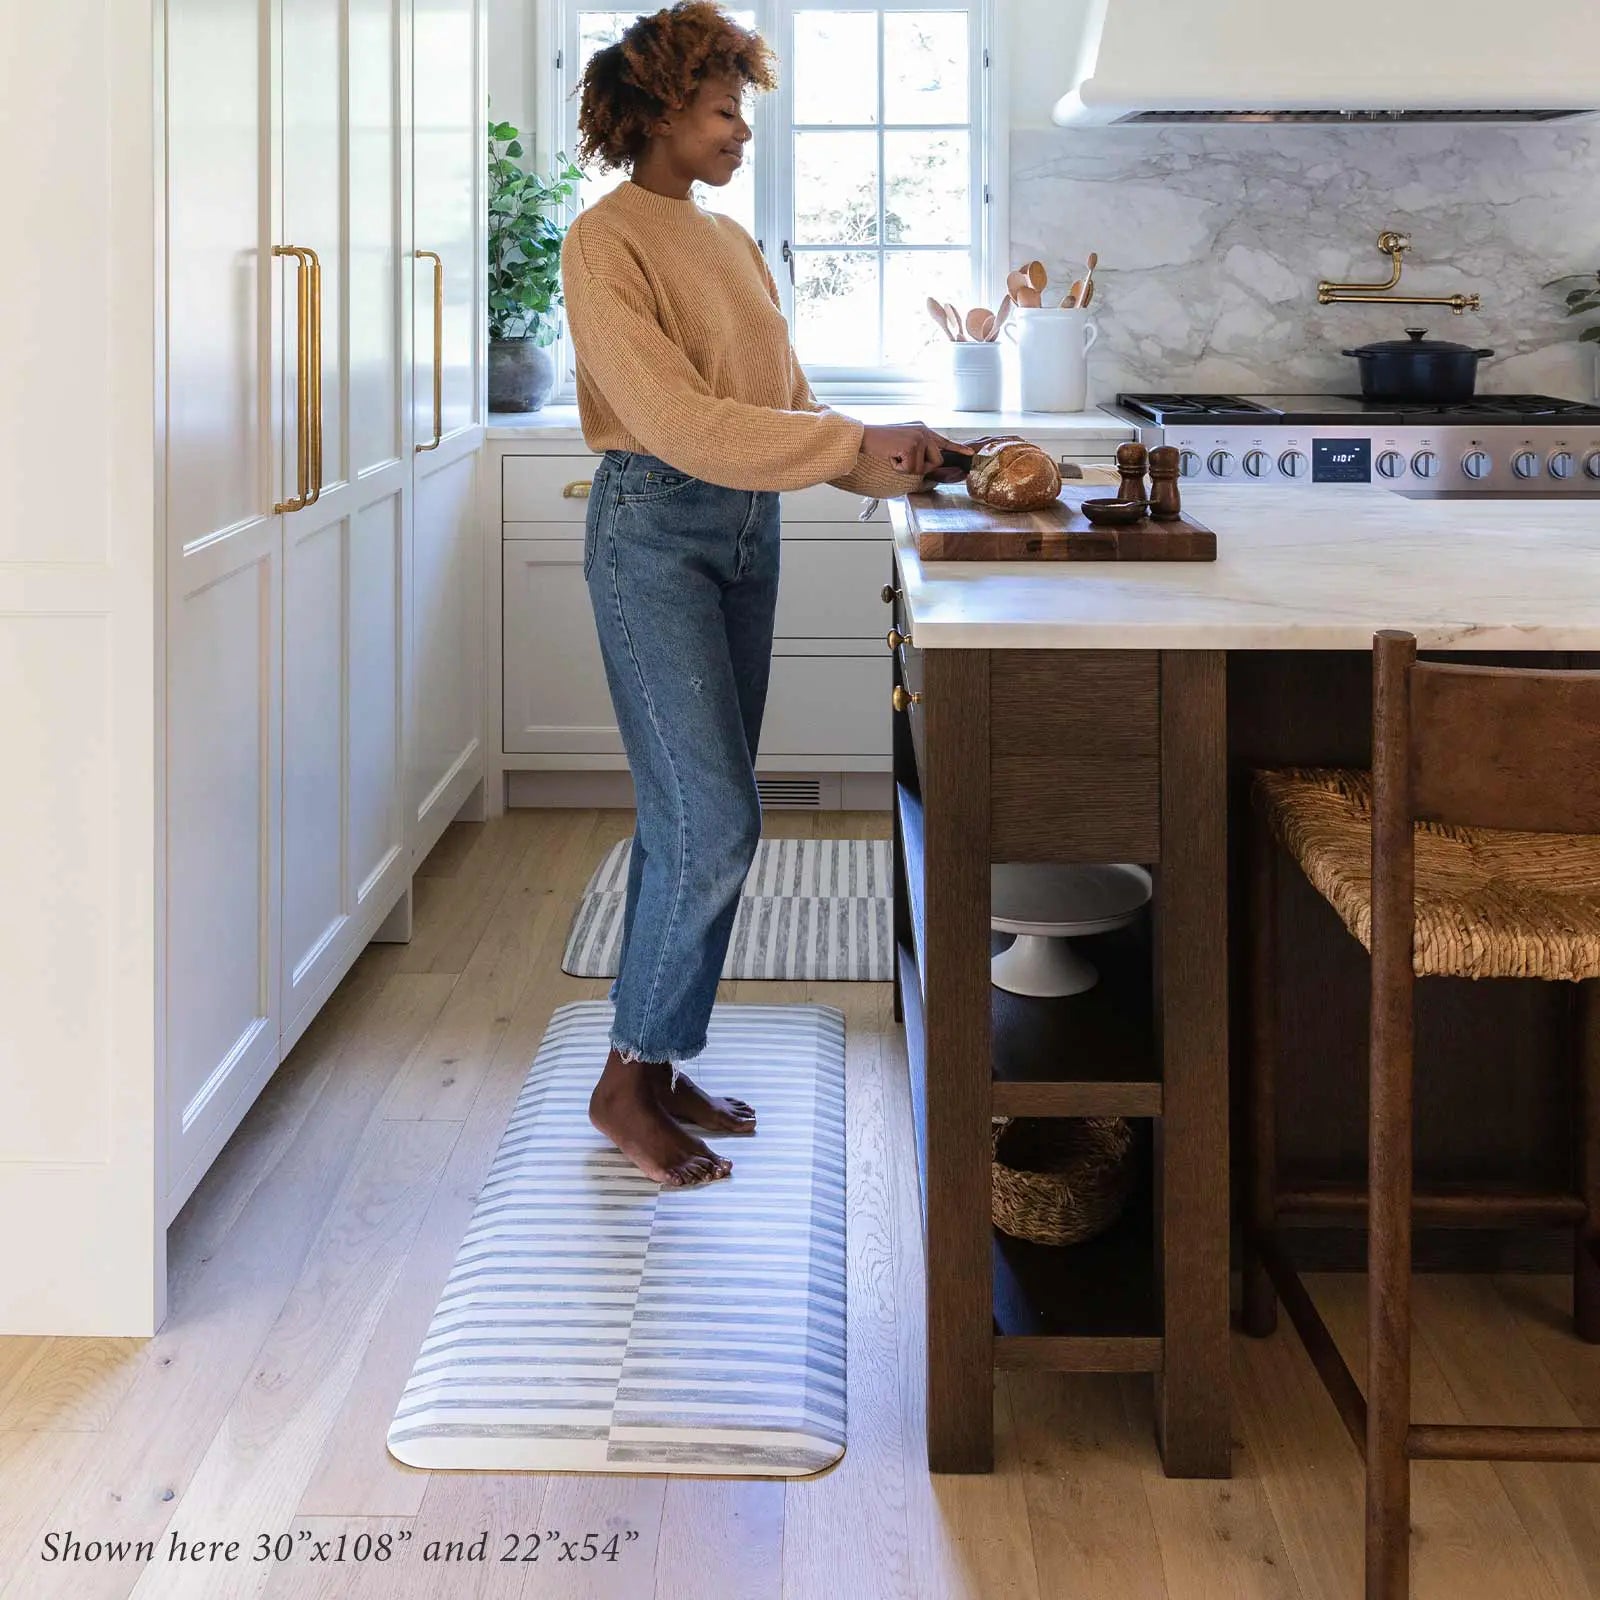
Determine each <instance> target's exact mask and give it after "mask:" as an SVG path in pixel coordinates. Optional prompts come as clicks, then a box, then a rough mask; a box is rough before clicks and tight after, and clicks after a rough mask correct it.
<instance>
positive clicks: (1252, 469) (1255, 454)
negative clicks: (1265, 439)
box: [1244, 450, 1272, 478]
mask: <svg viewBox="0 0 1600 1600" xmlns="http://www.w3.org/2000/svg"><path fill="white" fill-rule="evenodd" d="M1244 470H1245V471H1246V472H1248V473H1249V474H1250V476H1251V477H1252V478H1264V477H1266V475H1267V474H1268V473H1269V472H1270V471H1271V470H1272V457H1271V456H1269V455H1268V454H1267V452H1266V451H1265V450H1247V451H1246V452H1245V457H1244Z"/></svg>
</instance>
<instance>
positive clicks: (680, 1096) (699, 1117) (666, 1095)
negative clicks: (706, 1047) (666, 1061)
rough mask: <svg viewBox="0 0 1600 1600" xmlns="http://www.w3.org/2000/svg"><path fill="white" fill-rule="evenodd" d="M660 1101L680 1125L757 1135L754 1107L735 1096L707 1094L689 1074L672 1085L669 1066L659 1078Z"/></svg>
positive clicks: (680, 1075) (657, 1086)
mask: <svg viewBox="0 0 1600 1600" xmlns="http://www.w3.org/2000/svg"><path fill="white" fill-rule="evenodd" d="M656 1098H657V1099H658V1100H659V1101H660V1102H661V1109H662V1110H663V1111H665V1112H666V1113H667V1115H668V1116H669V1117H676V1118H677V1120H678V1121H679V1122H688V1123H692V1124H693V1125H694V1126H695V1127H697V1128H704V1129H706V1130H707V1131H708V1132H710V1133H738V1134H746V1133H754V1132H755V1131H756V1114H755V1109H754V1107H752V1106H748V1105H746V1104H745V1102H744V1101H743V1100H735V1099H733V1097H732V1096H725V1095H718V1094H707V1093H706V1092H705V1090H704V1089H702V1088H701V1087H700V1085H699V1084H698V1083H696V1082H695V1081H694V1079H693V1078H691V1077H690V1076H689V1075H688V1073H686V1072H680V1073H679V1074H678V1082H677V1085H676V1086H675V1087H674V1086H672V1069H671V1067H665V1068H663V1069H662V1070H661V1073H660V1076H659V1077H658V1078H657V1079H656Z"/></svg>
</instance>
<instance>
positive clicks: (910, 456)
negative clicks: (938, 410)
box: [861, 422, 968, 483]
mask: <svg viewBox="0 0 1600 1600" xmlns="http://www.w3.org/2000/svg"><path fill="white" fill-rule="evenodd" d="M861 448H862V450H863V452H864V453H865V454H867V455H869V456H873V457H875V458H876V459H877V460H879V461H887V462H888V463H889V465H890V466H892V467H893V468H894V470H895V471H896V472H904V473H907V474H909V475H910V476H912V477H916V478H929V477H932V478H937V479H938V481H940V482H941V483H948V482H954V481H955V479H957V478H959V477H960V476H961V471H960V469H959V468H954V467H947V466H945V464H944V452H945V451H946V450H960V451H961V453H962V454H963V455H966V454H967V453H968V452H967V450H966V448H965V447H963V446H961V445H958V444H957V443H956V442H955V440H954V439H946V438H945V437H944V436H943V435H942V434H938V433H935V432H934V431H933V429H932V428H927V427H924V426H923V425H922V424H921V423H920V422H901V423H892V424H886V425H884V426H881V427H880V426H873V425H868V426H866V427H864V428H862V430H861Z"/></svg>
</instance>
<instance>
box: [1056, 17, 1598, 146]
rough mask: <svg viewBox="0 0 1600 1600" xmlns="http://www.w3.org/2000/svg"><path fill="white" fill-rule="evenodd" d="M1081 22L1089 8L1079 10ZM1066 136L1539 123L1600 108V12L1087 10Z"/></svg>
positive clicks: (1063, 107)
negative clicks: (1226, 128) (1270, 126)
mask: <svg viewBox="0 0 1600 1600" xmlns="http://www.w3.org/2000/svg"><path fill="white" fill-rule="evenodd" d="M1074 9H1077V8H1074ZM1085 11H1086V14H1085V15H1084V18H1083V25H1082V34H1081V36H1080V37H1081V45H1080V48H1079V52H1078V60H1077V65H1076V69H1075V71H1074V72H1073V75H1072V78H1071V82H1070V87H1069V89H1068V91H1067V93H1066V94H1064V95H1063V96H1062V97H1061V98H1060V100H1058V101H1057V102H1056V105H1055V110H1054V112H1053V113H1052V120H1053V121H1055V122H1057V123H1060V124H1061V125H1062V126H1063V127H1074V126H1096V125H1105V124H1108V123H1152V122H1155V123H1163V122H1164V123H1173V122H1176V123H1195V122H1337V123H1344V124H1351V123H1355V124H1361V123H1371V122H1494V121H1498V122H1538V121H1545V120H1549V119H1554V118H1560V117H1571V116H1581V115H1584V114H1586V113H1589V112H1592V111H1594V110H1595V108H1596V107H1600V57H1597V56H1596V53H1595V49H1594V40H1595V34H1596V11H1595V3H1594V0H1539V3H1538V4H1537V5H1536V6H1534V7H1532V8H1530V10H1529V11H1527V12H1524V13H1522V14H1520V15H1518V14H1516V13H1515V12H1514V11H1513V10H1509V9H1508V8H1507V7H1506V5H1505V4H1504V0H1333V3H1330V4H1324V3H1320V0H1205V3H1196V0H1087V3H1086V7H1085Z"/></svg>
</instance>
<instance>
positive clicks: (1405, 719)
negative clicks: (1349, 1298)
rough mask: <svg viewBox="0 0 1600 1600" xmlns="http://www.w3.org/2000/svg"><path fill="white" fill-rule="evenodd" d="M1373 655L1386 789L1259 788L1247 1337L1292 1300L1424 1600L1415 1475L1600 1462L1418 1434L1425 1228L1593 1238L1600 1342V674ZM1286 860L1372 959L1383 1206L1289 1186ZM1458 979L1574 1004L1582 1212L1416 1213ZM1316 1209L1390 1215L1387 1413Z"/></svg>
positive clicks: (1487, 1207) (1410, 643)
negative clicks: (1513, 1464) (1299, 1268)
mask: <svg viewBox="0 0 1600 1600" xmlns="http://www.w3.org/2000/svg"><path fill="white" fill-rule="evenodd" d="M1373 650H1374V663H1373V665H1374V679H1373V727H1372V751H1373V753H1372V772H1371V773H1370V774H1368V773H1365V772H1350V771H1344V770H1336V769H1326V768H1324V769H1298V770H1293V771H1282V772H1260V773H1257V774H1256V779H1255V787H1254V796H1253V798H1254V802H1255V805H1254V810H1253V816H1252V826H1251V842H1250V854H1251V905H1252V909H1251V921H1252V927H1251V930H1250V941H1251V961H1250V984H1249V990H1250V993H1249V1007H1250V1013H1251V1024H1250V1035H1249V1037H1250V1050H1251V1057H1252V1061H1251V1073H1250V1091H1249V1094H1250V1130H1251V1131H1250V1151H1251V1172H1250V1208H1249V1217H1248V1220H1247V1225H1246V1228H1245V1272H1244V1326H1245V1331H1246V1332H1247V1333H1250V1334H1253V1335H1255V1336H1256V1337H1258V1338H1260V1337H1263V1336H1265V1335H1266V1334H1268V1333H1270V1332H1271V1331H1272V1330H1273V1328H1274V1326H1275V1325H1276V1320H1277V1301H1276V1297H1275V1295H1274V1288H1276V1291H1277V1294H1279V1295H1281V1296H1282V1297H1283V1303H1284V1307H1285V1309H1286V1310H1287V1311H1288V1312H1289V1315H1290V1317H1291V1318H1292V1320H1293V1322H1294V1324H1295V1327H1296V1329H1297V1330H1298V1331H1299V1333H1300V1336H1301V1338H1302V1339H1303V1340H1304V1341H1305V1346H1306V1351H1307V1353H1308V1354H1309V1355H1310V1356H1311V1358H1312V1361H1313V1362H1314V1363H1315V1365H1316V1368H1317V1371H1318V1373H1319V1374H1320V1375H1321V1377H1322V1381H1323V1382H1324V1383H1325V1384H1326V1385H1327V1387H1328V1392H1329V1393H1330V1395H1331V1396H1332V1397H1333V1400H1334V1403H1335V1404H1336V1405H1337V1407H1338V1409H1339V1414H1340V1416H1341V1417H1342V1419H1343V1421H1344V1424H1345V1426H1346V1427H1347V1428H1348V1429H1349V1430H1350V1434H1351V1437H1352V1438H1353V1439H1354V1440H1355V1442H1356V1446H1357V1448H1358V1449H1360V1450H1362V1451H1363V1453H1364V1455H1365V1459H1366V1476H1367V1523H1366V1529H1367V1532H1366V1541H1367V1542H1366V1572H1367V1587H1366V1592H1367V1596H1368V1600H1401V1597H1404V1596H1405V1595H1406V1594H1407V1593H1408V1590H1409V1579H1410V1573H1409V1565H1410V1560H1409V1557H1410V1509H1411V1507H1410V1502H1411V1463H1412V1462H1413V1461H1442V1460H1450V1461H1600V1428H1577V1427H1571V1428H1515V1427H1439V1426H1429V1425H1425V1424H1417V1423H1414V1422H1412V1420H1411V1228H1412V1222H1413V1219H1415V1220H1416V1221H1417V1222H1420V1223H1424V1224H1426V1223H1430V1222H1456V1223H1471V1224H1474V1225H1478V1226H1500V1225H1504V1226H1518V1225H1529V1224H1534V1223H1539V1224H1544V1225H1546V1226H1548V1225H1551V1224H1554V1223H1571V1224H1573V1225H1574V1227H1575V1228H1576V1250H1575V1258H1574V1268H1573V1316H1574V1323H1575V1326H1576V1331H1577V1333H1578V1334H1579V1336H1580V1337H1582V1338H1584V1339H1587V1340H1590V1341H1600V1000H1597V997H1596V984H1595V983H1594V981H1593V980H1594V979H1595V978H1596V977H1600V672H1569V671H1543V670H1533V669H1526V670H1524V669H1515V670H1508V669H1505V668H1497V667H1466V666H1446V665H1442V664H1437V663H1428V662H1419V661H1417V659H1416V640H1415V638H1413V637H1412V635H1410V634H1407V633H1394V632H1383V633H1379V634H1378V635H1377V636H1376V638H1375V639H1374V641H1373ZM1279 845H1281V846H1282V847H1283V849H1284V850H1285V851H1287V853H1288V855H1289V856H1290V857H1291V858H1292V859H1293V861H1294V862H1295V863H1296V865H1297V866H1298V867H1299V868H1300V869H1301V870H1302V871H1303V872H1304V873H1305V875H1306V877H1307V878H1308V879H1309V880H1310V882H1311V884H1312V886H1313V887H1314V888H1315V889H1316V890H1317V891H1318V893H1320V894H1321V895H1322V896H1323V897H1324V898H1325V899H1326V900H1327V901H1328V902H1329V903H1330V904H1331V905H1332V906H1333V908H1334V910H1335V911H1336V912H1337V913H1338V914H1339V917H1340V919H1341V920H1342V921H1343V923H1344V925H1345V926H1346V928H1348V929H1349V930H1350V932H1351V933H1352V934H1354V935H1355V937H1356V938H1357V939H1359V940H1360V941H1361V943H1362V944H1363V945H1364V946H1365V947H1366V948H1367V949H1368V951H1370V953H1371V956H1372V1004H1371V1030H1370V1042H1369V1060H1368V1088H1369V1095H1370V1099H1369V1103H1368V1113H1367V1115H1368V1169H1367V1176H1368V1188H1367V1190H1366V1191H1362V1190H1360V1189H1350V1190H1348V1191H1337V1190H1336V1191H1328V1190H1316V1191H1302V1192H1298V1193H1297V1192H1294V1191H1291V1190H1284V1189H1281V1188H1280V1187H1279V1182H1278V1173H1277V1152H1276V1134H1277V1114H1276V1113H1277V1107H1276V1097H1275V1085H1274V1075H1275V1070H1276V1059H1275V1056H1276V1042H1275V1031H1276V1015H1275V1009H1274V994H1273V984H1274V972H1273V951H1274V933H1275V930H1274V917H1273V907H1274V899H1275V872H1276V868H1277V847H1278V846H1279ZM1435 976H1451V977H1468V978H1547V979H1552V980H1557V981H1563V982H1568V983H1571V984H1573V985H1574V993H1575V1008H1574V1009H1575V1016H1576V1039H1577V1047H1576V1050H1575V1056H1576V1058H1577V1063H1578V1067H1577V1073H1576V1076H1577V1079H1578V1084H1579V1099H1580V1102H1581V1104H1580V1107H1579V1109H1578V1112H1577V1115H1576V1117H1575V1123H1576V1126H1577V1129H1578V1136H1577V1141H1576V1142H1577V1158H1576V1163H1575V1165H1576V1168H1577V1183H1576V1186H1575V1187H1576V1192H1575V1193H1565V1194H1520V1195H1507V1194H1494V1195H1490V1194H1462V1193H1459V1192H1451V1193H1449V1194H1427V1193H1420V1194H1419V1193H1415V1192H1414V1190H1413V1184H1412V983H1413V979H1414V978H1418V977H1435ZM1306 1211H1315V1212H1319V1213H1322V1214H1325V1215H1326V1214H1333V1213H1339V1212H1343V1213H1344V1214H1352V1213H1354V1214H1360V1213H1361V1212H1362V1211H1365V1212H1366V1214H1367V1227H1368V1235H1367V1257H1368V1264H1367V1386H1366V1394H1365V1396H1364V1397H1363V1395H1362V1392H1361V1389H1360V1388H1359V1386H1358V1385H1357V1383H1356V1381H1355V1378H1354V1377H1353V1376H1352V1375H1351V1372H1350V1369H1349V1367H1348V1366H1347V1365H1346V1364H1345V1361H1344V1358H1343V1357H1342V1356H1341V1355H1340V1354H1339V1351H1338V1349H1337V1347H1336V1346H1335V1344H1334V1341H1333V1339H1332V1337H1331V1335H1330V1334H1329V1332H1328V1329H1327V1325H1326V1324H1325V1323H1324V1322H1323V1320H1322V1318H1321V1316H1320V1315H1319V1313H1318V1312H1317V1310H1316V1307H1315V1306H1314V1305H1313V1304H1312V1302H1311V1298H1310V1296H1309V1295H1308V1294H1307V1293H1306V1290H1305V1287H1304V1286H1303V1285H1302V1283H1301V1282H1300V1279H1299V1276H1298V1274H1297V1273H1296V1272H1295V1270H1294V1268H1293V1267H1292V1266H1291V1265H1290V1263H1289V1259H1288V1256H1287V1254H1286V1252H1285V1250H1284V1247H1283V1243H1282V1239H1281V1237H1280V1234H1279V1230H1278V1218H1279V1217H1280V1216H1281V1215H1283V1214H1284V1213H1287V1212H1306Z"/></svg>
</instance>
